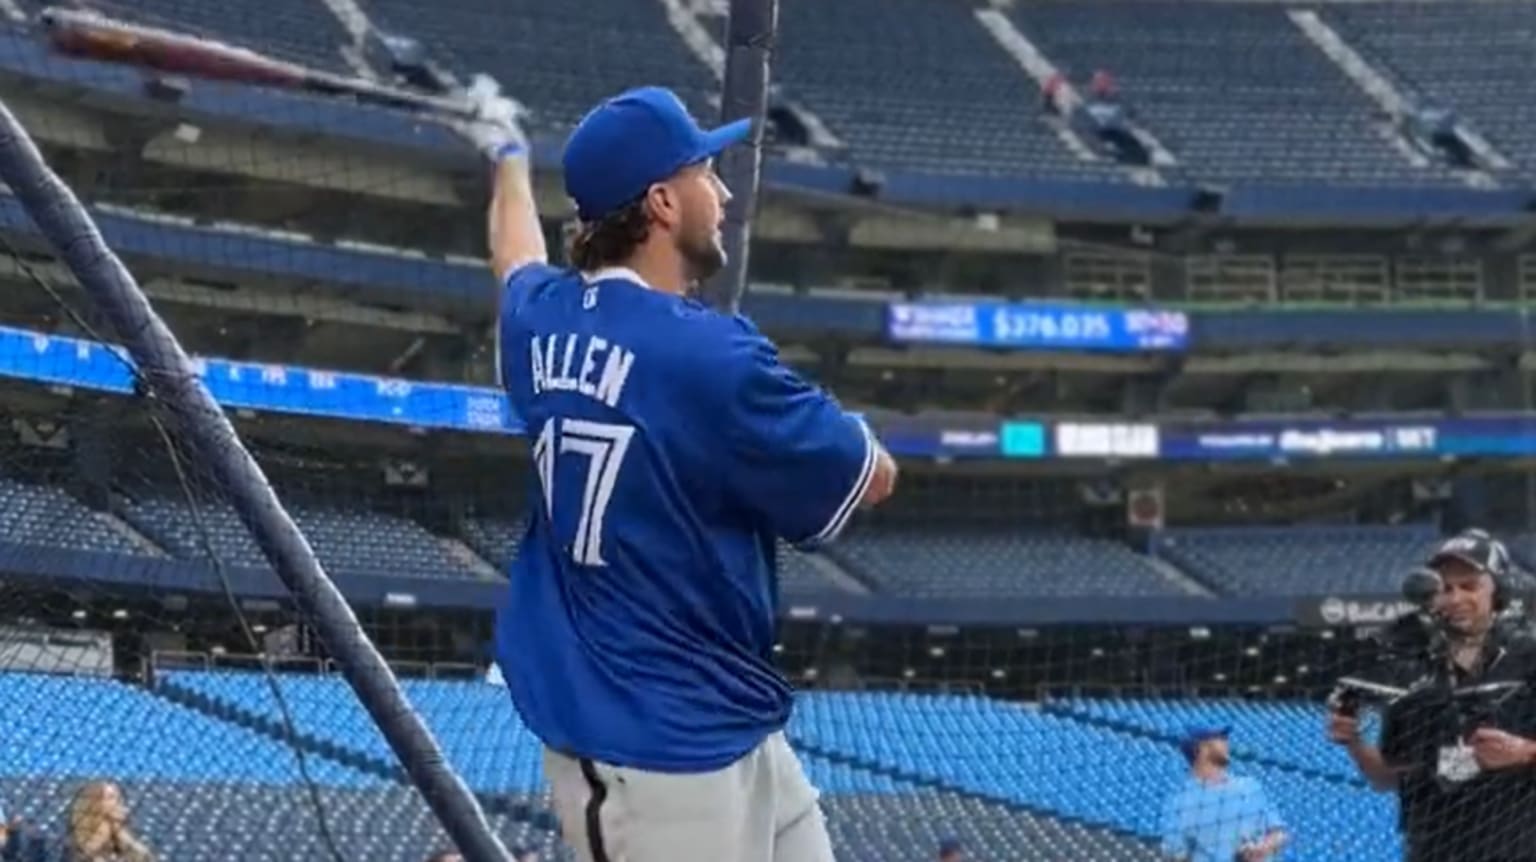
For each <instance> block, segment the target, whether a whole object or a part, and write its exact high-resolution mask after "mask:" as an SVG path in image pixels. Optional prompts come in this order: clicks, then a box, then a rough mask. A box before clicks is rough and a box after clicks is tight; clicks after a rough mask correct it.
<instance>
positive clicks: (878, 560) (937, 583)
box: [828, 526, 1179, 598]
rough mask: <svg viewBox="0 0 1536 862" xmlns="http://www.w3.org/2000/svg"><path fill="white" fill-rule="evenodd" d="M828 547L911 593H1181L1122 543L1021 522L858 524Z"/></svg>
mask: <svg viewBox="0 0 1536 862" xmlns="http://www.w3.org/2000/svg"><path fill="white" fill-rule="evenodd" d="M828 553H830V554H832V555H833V556H835V557H836V558H837V559H839V560H846V561H847V565H848V567H849V568H850V569H852V570H854V571H856V572H858V573H860V574H863V575H865V576H867V577H869V578H872V579H874V580H875V581H876V582H878V583H879V585H880V586H881V587H882V588H884V589H885V590H886V591H889V592H893V593H898V594H901V595H906V596H917V597H925V598H948V597H952V598H988V597H1020V596H1081V595H1114V596H1150V595H1177V594H1179V592H1178V588H1177V587H1176V586H1174V585H1173V584H1172V583H1171V582H1170V581H1169V580H1168V579H1167V578H1164V577H1163V576H1162V574H1161V573H1160V572H1158V571H1157V569H1155V568H1153V567H1152V565H1151V564H1150V563H1148V562H1147V561H1146V560H1144V559H1142V558H1141V557H1139V556H1138V555H1137V554H1136V553H1135V552H1133V551H1131V549H1130V548H1128V547H1126V546H1125V545H1122V544H1120V543H1118V542H1114V541H1110V540H1107V539H1084V538H1079V537H1076V536H1065V535H1055V534H1048V533H1034V532H1028V531H1021V530H1019V529H1016V528H1015V529H1009V528H1004V527H997V528H974V527H963V526H956V527H951V528H948V529H938V528H934V527H928V528H920V527H909V528H902V529H897V528H894V527H889V526H884V527H882V526H871V527H864V528H861V527H858V526H855V527H854V528H853V529H852V530H850V532H849V534H848V535H847V536H846V537H845V538H844V539H843V541H842V542H841V543H839V544H837V545H833V546H831V548H830V550H829V552H828Z"/></svg>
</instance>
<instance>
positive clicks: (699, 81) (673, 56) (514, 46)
mask: <svg viewBox="0 0 1536 862" xmlns="http://www.w3.org/2000/svg"><path fill="white" fill-rule="evenodd" d="M362 5H363V7H364V8H365V9H366V10H367V11H368V13H369V14H370V15H372V16H373V19H374V21H375V22H376V23H377V24H378V25H379V26H380V27H382V28H383V29H384V30H385V31H388V32H392V33H408V34H410V35H412V36H414V37H415V38H418V39H421V40H422V41H423V42H424V43H425V44H426V46H427V49H428V53H429V55H431V56H433V57H434V58H435V59H436V60H437V61H438V62H441V63H444V64H445V65H448V66H449V67H451V68H453V69H454V70H455V71H457V72H458V73H460V74H461V75H463V76H465V77H467V76H468V75H470V74H473V73H476V72H486V73H489V74H491V75H494V76H495V77H496V78H497V79H498V80H499V81H501V83H502V84H503V85H504V86H505V87H506V88H507V90H508V92H510V93H511V94H512V95H513V96H515V97H517V99H518V100H519V101H521V102H523V103H524V104H525V105H527V106H528V107H529V108H530V109H531V110H532V112H533V117H532V121H533V122H534V123H535V124H537V125H538V126H539V127H552V128H556V129H564V128H568V127H570V126H573V125H575V123H576V121H577V120H579V119H580V118H581V116H582V115H583V114H584V113H586V112H587V111H588V110H590V109H591V108H592V106H593V105H596V104H597V103H598V102H599V101H600V100H602V99H604V98H606V97H608V96H612V95H614V94H616V93H618V92H620V91H622V90H625V89H628V88H630V87H637V86H642V85H647V84H659V83H664V84H666V85H668V86H670V87H672V88H673V89H674V90H675V91H677V93H678V94H679V95H680V96H681V97H682V98H683V99H684V101H686V102H688V104H689V107H691V108H692V109H693V110H694V111H695V112H696V113H698V115H699V116H701V117H705V116H713V115H717V114H718V109H717V108H716V107H715V96H714V93H715V92H716V91H717V90H718V85H717V84H716V82H715V80H714V78H713V77H712V76H711V74H710V72H709V70H708V69H706V68H705V67H704V65H703V64H702V63H700V62H699V61H698V60H697V59H696V58H695V57H694V56H693V55H692V54H690V53H689V51H688V49H687V47H686V46H685V45H684V44H683V41H682V39H681V38H679V37H678V35H677V33H676V32H674V31H673V30H672V28H671V26H670V25H668V23H667V19H666V16H665V12H664V10H663V7H662V5H661V4H659V3H636V2H633V0H585V2H581V3H567V2H563V0H456V2H454V3H453V4H452V5H451V6H444V5H443V4H435V3H421V2H418V0H367V2H365V3H363V4H362Z"/></svg>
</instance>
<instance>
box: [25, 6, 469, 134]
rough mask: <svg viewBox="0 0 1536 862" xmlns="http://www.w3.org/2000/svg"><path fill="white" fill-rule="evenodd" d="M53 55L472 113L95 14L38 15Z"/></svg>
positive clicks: (51, 11) (450, 113)
mask: <svg viewBox="0 0 1536 862" xmlns="http://www.w3.org/2000/svg"><path fill="white" fill-rule="evenodd" d="M38 18H39V21H40V22H41V24H42V26H43V30H44V32H45V33H47V34H48V41H49V43H50V44H51V45H52V46H53V49H54V50H55V51H58V52H59V53H61V54H67V55H69V56H72V57H80V58H83V59H88V60H97V61H101V62H108V63H122V64H125V65H130V66H140V67H143V68H149V69H155V70H158V71H161V72H171V73H175V74H181V75H189V76H193V77H198V78H207V79H210V80H215V81H229V82H233V83H238V84H257V85H261V86H266V87H275V88H278V89H284V90H296V91H300V92H306V93H318V94H322V95H327V96H347V97H351V98H352V99H355V100H356V101H358V102H360V103H363V104H366V105H379V106H383V107H389V108H398V109H403V110H407V111H423V112H429V113H433V114H437V115H439V116H443V117H450V118H452V117H464V118H469V117H472V116H473V115H474V112H473V109H472V108H471V107H470V106H469V105H468V104H467V103H466V102H463V101H458V100H453V99H446V98H443V97H440V96H430V95H426V94H424V93H413V92H410V91H408V90H401V89H398V88H395V87H388V86H384V85H382V84H377V83H374V82H373V81H368V80H365V79H363V78H349V77H346V76H343V75H336V74H333V73H331V72H325V71H321V70H319V69H312V68H309V67H307V66H301V65H299V64H297V63H290V62H288V61H286V60H279V59H276V58H274V57H269V56H267V55H265V54H262V53H260V52H257V51H252V50H250V49H249V48H240V47H237V46H234V45H229V44H226V43H223V42H219V41H215V40H212V39H204V38H201V37H198V36H189V35H187V34H185V33H176V32H172V31H170V30H161V29H158V28H155V27H145V26H142V25H139V24H130V23H128V22H126V21H119V20H116V19H114V18H108V17H106V16H104V15H100V14H97V13H95V12H88V11H78V10H74V9H59V8H57V7H52V6H50V7H48V8H47V9H44V10H43V11H42V12H41V13H40V15H39V16H38Z"/></svg>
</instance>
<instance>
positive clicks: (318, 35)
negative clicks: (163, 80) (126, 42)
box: [18, 0, 354, 74]
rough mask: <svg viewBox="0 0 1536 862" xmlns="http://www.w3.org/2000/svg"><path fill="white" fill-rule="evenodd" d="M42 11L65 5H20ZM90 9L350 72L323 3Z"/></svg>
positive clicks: (141, 1)
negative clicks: (251, 8) (250, 8)
mask: <svg viewBox="0 0 1536 862" xmlns="http://www.w3.org/2000/svg"><path fill="white" fill-rule="evenodd" d="M18 5H19V6H21V7H23V8H28V7H30V10H29V11H32V12H39V11H41V10H42V9H43V8H44V7H47V6H58V5H63V4H58V3H51V2H46V0H21V2H20V3H19V4H18ZM82 5H89V6H91V7H92V8H95V9H97V10H99V11H101V12H102V13H103V14H106V15H109V16H111V17H113V18H120V19H124V20H128V21H132V22H134V23H137V24H143V25H147V26H150V27H161V28H165V29H168V30H173V31H176V32H179V33H187V34H190V35H195V36H202V37H205V38H210V39H217V40H220V41H224V42H232V43H234V44H238V45H243V46H246V47H249V48H253V49H256V50H259V51H263V52H267V53H270V54H271V55H273V56H275V57H281V58H282V59H285V60H290V61H293V62H297V63H303V64H305V65H308V66H313V67H315V68H318V69H323V70H325V71H328V72H338V73H348V74H350V73H352V72H353V71H354V70H352V69H351V68H349V67H348V66H347V64H346V62H345V60H343V59H342V54H341V48H342V46H343V45H346V44H348V42H349V40H348V39H347V34H346V31H344V30H343V29H342V27H341V22H340V21H339V20H337V18H336V15H335V14H334V13H333V12H331V11H330V10H329V9H327V8H326V6H325V2H324V0H271V2H263V3H262V5H261V14H260V15H249V14H246V13H245V11H244V10H242V9H240V8H238V7H235V6H232V5H228V4H224V3H206V2H203V0H133V2H107V3H91V4H82Z"/></svg>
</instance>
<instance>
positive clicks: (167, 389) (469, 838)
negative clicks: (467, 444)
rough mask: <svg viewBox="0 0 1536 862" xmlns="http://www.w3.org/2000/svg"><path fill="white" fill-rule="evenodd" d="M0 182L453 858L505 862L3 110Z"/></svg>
mask: <svg viewBox="0 0 1536 862" xmlns="http://www.w3.org/2000/svg"><path fill="white" fill-rule="evenodd" d="M0 180H3V181H4V182H5V183H6V184H7V185H8V186H9V187H10V188H11V191H12V192H13V193H14V194H15V195H16V197H17V199H18V200H19V201H20V202H21V204H22V207H23V208H24V209H25V210H26V211H27V214H28V215H29V216H30V217H31V218H32V220H33V222H35V223H36V224H37V227H38V229H39V230H40V231H42V233H43V235H44V236H45V237H46V238H47V239H48V242H49V244H50V245H52V246H53V248H54V250H55V251H56V252H57V253H58V255H59V257H60V258H61V259H62V260H63V261H64V263H65V264H66V265H67V266H68V267H69V269H70V271H71V272H72V273H73V274H74V276H75V278H76V279H77V280H78V281H79V282H80V285H81V287H82V288H83V289H84V290H85V292H86V294H87V295H88V296H89V297H90V298H91V301H92V302H93V303H94V304H95V305H96V306H97V307H98V308H100V309H101V310H102V311H103V312H104V313H105V314H106V315H107V317H108V319H109V320H110V321H111V323H112V326H113V328H114V329H115V331H116V333H117V336H118V337H119V338H121V339H122V343H123V347H124V348H126V349H127V351H128V353H129V355H131V356H132V357H133V361H134V363H135V364H136V366H137V367H138V369H139V373H140V375H141V376H142V378H143V380H144V382H145V384H146V386H147V391H146V392H145V393H144V395H143V396H142V397H149V398H154V399H155V400H156V401H157V402H158V403H160V404H162V405H163V406H164V407H165V408H166V409H167V410H168V411H169V412H170V413H171V415H172V417H173V418H174V420H175V422H176V424H177V426H178V428H179V429H180V431H181V433H182V435H184V437H185V438H186V440H187V441H188V442H189V443H190V444H191V446H192V450H193V451H194V452H195V453H196V454H197V457H198V458H199V459H200V460H201V461H202V462H203V464H204V465H205V466H206V467H207V468H208V469H209V470H210V471H211V472H212V474H213V475H214V476H215V477H216V479H217V480H218V482H219V484H220V485H221V487H222V489H223V490H224V491H225V493H226V494H227V495H228V497H229V500H230V502H231V503H232V504H233V506H234V508H235V511H236V512H237V513H238V514H239V516H240V519H241V521H242V522H244V524H245V526H246V528H247V529H249V530H250V531H251V534H252V536H253V537H254V538H255V539H256V541H257V543H258V544H259V545H260V546H261V549H262V552H263V553H264V554H265V555H266V557H267V560H268V561H269V562H270V563H271V564H272V567H273V568H274V569H275V570H276V571H277V574H278V577H279V578H281V579H282V581H283V583H284V584H285V585H286V586H287V588H288V590H289V592H291V593H292V594H293V597H294V600H295V602H296V603H297V605H298V607H299V610H300V611H301V612H302V613H304V614H305V615H306V617H307V618H308V619H309V620H310V622H311V623H312V624H313V625H314V626H315V628H316V630H317V631H319V633H320V635H321V637H322V638H324V640H325V643H326V646H327V647H328V648H329V649H330V651H331V654H332V655H333V656H334V657H335V658H336V659H337V662H338V664H339V665H340V666H341V667H342V669H343V675H344V676H345V678H346V680H347V682H348V683H349V684H350V685H351V686H352V689H353V691H354V692H356V694H357V697H358V699H359V700H360V701H361V702H362V704H363V706H364V707H365V708H366V709H367V710H368V713H369V715H371V716H372V717H373V720H374V722H375V723H377V724H378V727H379V729H380V731H382V732H383V734H384V738H385V739H386V740H387V741H388V742H389V745H390V747H391V748H392V749H393V750H394V752H395V754H396V756H397V757H399V758H400V762H401V763H402V764H404V766H405V769H406V773H407V774H408V775H409V776H410V778H411V781H412V783H413V784H415V786H416V787H417V789H419V790H420V792H421V794H422V796H423V797H424V798H425V799H426V801H427V804H428V805H429V806H430V807H431V809H432V812H433V813H434V814H435V815H436V816H437V818H438V820H439V821H440V822H441V823H442V825H443V828H444V829H445V830H446V831H447V833H448V835H449V837H450V838H451V839H452V840H453V842H454V843H455V844H456V845H457V846H458V848H459V852H460V853H462V854H463V855H464V857H465V858H466V859H469V860H471V862H510V854H508V852H507V850H506V848H505V847H504V846H503V845H502V843H501V841H500V839H499V838H497V837H496V835H495V833H494V832H492V831H491V828H490V825H489V824H488V822H487V821H486V819H485V814H484V812H483V811H481V809H480V805H479V803H478V802H477V801H476V800H475V797H474V795H473V794H471V793H470V791H469V788H468V787H467V786H466V785H465V784H464V782H463V781H462V780H461V779H460V778H459V776H458V775H457V774H456V773H455V772H454V771H453V770H452V769H451V768H450V767H449V766H448V764H447V761H446V759H445V758H444V757H443V753H442V750H441V749H440V748H439V747H438V744H437V741H436V739H434V738H433V736H432V734H431V732H430V731H429V730H428V729H427V727H426V725H425V724H423V723H422V721H421V718H420V716H418V715H417V714H416V712H415V711H414V710H413V709H412V708H411V706H410V704H409V702H408V701H407V700H406V698H405V694H404V692H402V691H401V689H400V685H399V683H398V682H397V681H396V679H395V676H394V673H393V672H392V671H391V670H390V669H389V666H388V665H387V664H386V663H385V662H384V659H383V657H382V656H380V655H379V652H378V650H377V649H375V648H374V646H373V644H372V643H371V642H370V641H369V640H368V636H367V634H365V633H364V632H363V629H362V626H361V625H360V624H359V623H358V621H357V617H356V616H355V615H354V614H353V613H352V608H351V607H350V606H349V605H348V604H347V602H346V599H344V598H343V597H342V595H341V592H340V591H339V590H337V588H336V585H335V584H334V583H333V582H332V581H331V579H330V577H329V576H327V575H326V574H325V572H324V571H323V570H322V569H321V567H320V563H319V561H318V560H317V559H316V558H315V555H314V552H313V551H312V550H311V549H310V547H309V543H308V542H307V541H306V540H305V538H304V535H303V534H302V533H301V532H300V531H299V528H298V527H297V526H296V525H295V524H294V522H293V519H292V518H290V517H289V515H288V512H287V511H286V510H284V508H283V506H282V504H281V503H280V502H279V501H278V499H277V495H276V494H274V493H273V491H272V488H271V486H270V485H269V484H268V482H267V478H266V476H265V475H264V474H263V473H262V471H261V468H260V467H259V466H258V465H257V464H256V461H255V459H254V458H252V457H251V454H250V452H248V451H247V450H246V448H245V446H244V444H242V443H241V442H240V438H239V436H238V435H237V434H236V433H235V429H234V426H233V425H231V424H230V422H229V418H228V417H227V416H225V415H224V412H223V410H222V409H220V408H219V406H218V404H217V403H216V402H215V401H214V400H213V396H212V395H210V394H209V392H208V389H207V388H206V387H205V386H204V385H203V383H202V381H201V380H200V379H199V378H198V376H197V374H196V372H195V371H194V370H193V367H192V364H191V363H190V362H189V361H188V358H187V355H186V353H185V352H184V351H183V350H182V348H181V344H180V343H179V342H177V340H176V337H175V336H174V335H173V334H172V333H171V331H170V329H169V328H167V327H166V325H165V323H164V321H162V320H161V319H160V317H159V316H158V315H157V314H155V312H154V309H152V308H151V307H150V304H149V300H148V299H147V298H145V296H144V293H143V291H142V290H141V289H140V288H139V285H138V283H137V281H135V279H134V277H133V275H132V274H131V273H129V272H128V269H127V267H125V266H124V265H123V262H122V261H121V260H119V259H118V257H117V255H116V254H114V253H113V252H112V250H111V249H110V248H108V247H107V244H106V242H105V241H104V240H103V239H102V236H101V232H100V231H99V230H98V229H97V227H96V224H95V222H94V221H93V220H92V219H91V217H90V214H89V213H87V212H86V210H85V208H84V207H83V206H82V205H81V204H80V201H79V199H78V198H77V197H76V196H75V194H74V192H73V191H72V190H71V189H70V188H69V186H68V185H66V184H65V183H64V181H63V180H61V179H60V178H59V176H58V175H57V174H55V173H54V172H53V170H52V169H51V168H50V167H49V166H48V165H47V163H46V162H45V161H44V159H43V156H42V153H41V152H40V151H39V150H38V148H37V145H36V143H35V142H34V141H33V140H32V137H31V135H29V134H28V133H27V131H26V129H25V128H24V127H23V126H22V125H21V123H20V122H19V121H18V120H17V119H16V116H15V115H14V114H13V113H12V112H11V110H10V107H9V106H8V105H6V104H5V103H4V102H3V101H0Z"/></svg>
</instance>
